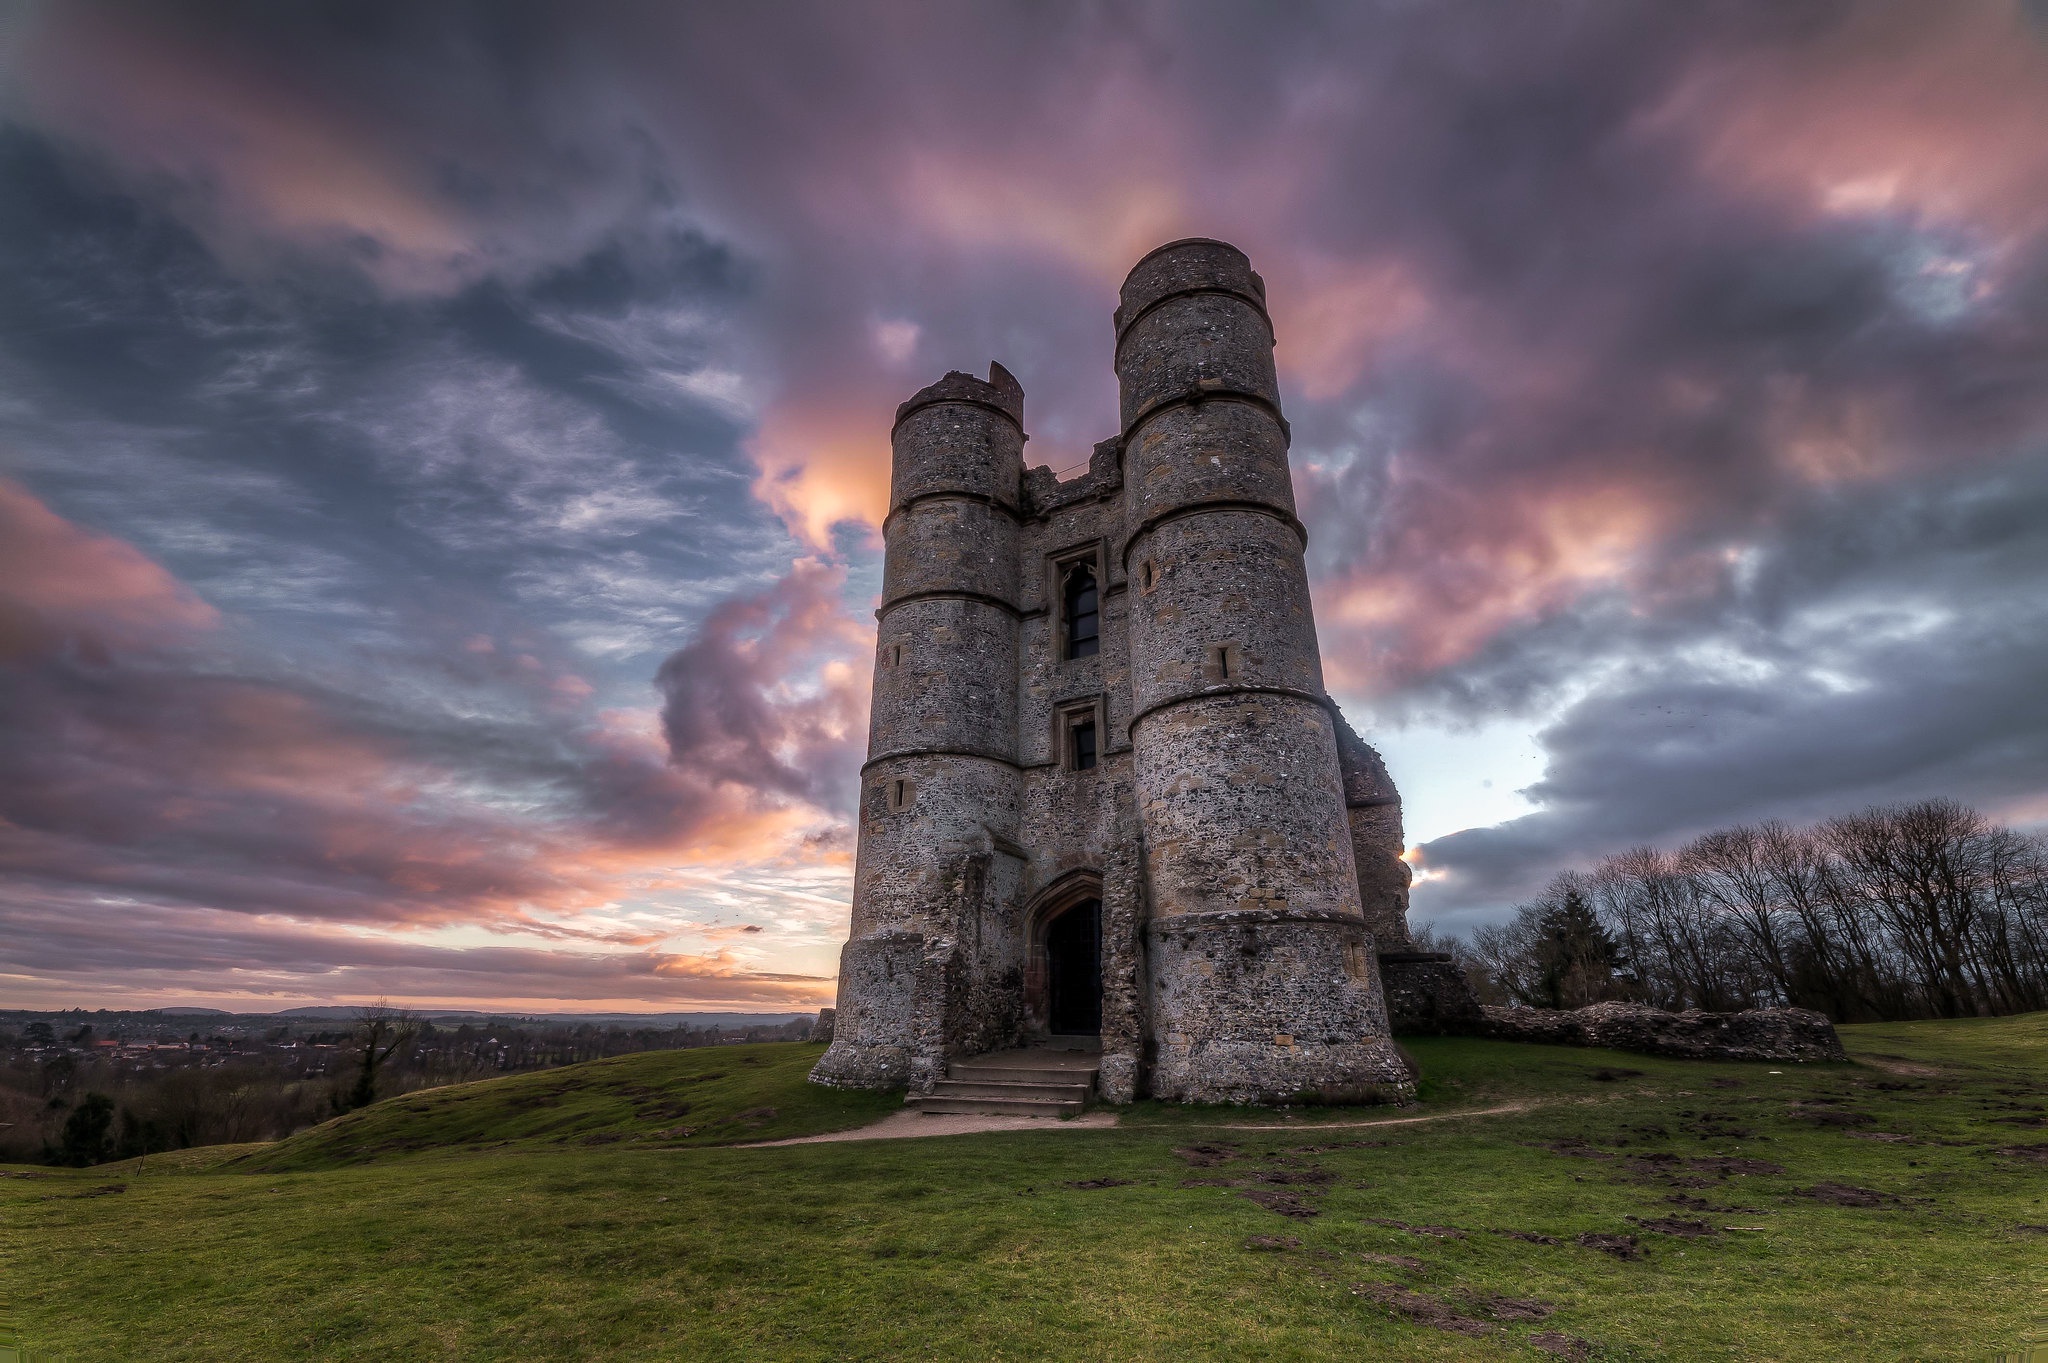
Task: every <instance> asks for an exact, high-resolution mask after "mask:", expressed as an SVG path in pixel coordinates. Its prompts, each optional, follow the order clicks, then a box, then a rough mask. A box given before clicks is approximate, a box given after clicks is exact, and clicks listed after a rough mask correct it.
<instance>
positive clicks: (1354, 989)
mask: <svg viewBox="0 0 2048 1363" xmlns="http://www.w3.org/2000/svg"><path fill="white" fill-rule="evenodd" d="M1149 944H1150V948H1151V951H1150V955H1151V967H1152V996H1153V1026H1154V1029H1155V1036H1156V1041H1157V1051H1158V1054H1157V1059H1156V1061H1155V1062H1154V1066H1153V1071H1152V1076H1151V1079H1152V1094H1153V1096H1154V1097H1156V1098H1163V1099H1167V1100H1169V1101H1178V1102H1184V1103H1194V1102H1199V1103H1274V1102H1282V1103H1284V1102H1303V1101H1310V1100H1313V1101H1318V1102H1330V1103H1337V1102H1344V1103H1350V1102H1391V1101H1401V1100H1402V1099H1404V1098H1405V1097H1407V1096H1408V1095H1409V1094H1411V1093H1412V1091H1413V1090H1412V1087H1411V1085H1410V1081H1409V1079H1408V1075H1407V1071H1406V1069H1405V1068H1404V1067H1403V1065H1402V1063H1401V1057H1400V1053H1399V1052H1398V1051H1397V1050H1396V1049H1395V1048H1394V1045H1393V1043H1392V1041H1391V1040H1390V1039H1389V1037H1388V1031H1387V1023H1386V1002H1385V1000H1384V999H1383V998H1382V997H1381V994H1380V988H1379V977H1378V972H1377V970H1376V969H1375V965H1374V961H1373V956H1372V941H1371V938H1370V936H1369V935H1368V934H1367V932H1366V930H1365V924H1364V923H1363V922H1361V921H1360V920H1359V918H1358V917H1357V915H1356V914H1351V913H1325V914H1306V913H1302V912H1299V911H1277V912H1276V911H1271V910H1255V911H1250V912H1244V913H1215V914H1182V915H1179V916H1176V917H1169V918H1154V919H1153V920H1152V925H1151V931H1150V934H1149Z"/></svg>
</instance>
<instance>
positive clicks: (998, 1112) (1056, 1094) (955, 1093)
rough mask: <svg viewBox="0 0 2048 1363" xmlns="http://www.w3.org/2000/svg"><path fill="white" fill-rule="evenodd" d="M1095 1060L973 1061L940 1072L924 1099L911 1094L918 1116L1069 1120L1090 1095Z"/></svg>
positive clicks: (1051, 1056)
mask: <svg viewBox="0 0 2048 1363" xmlns="http://www.w3.org/2000/svg"><path fill="white" fill-rule="evenodd" d="M1100 1068H1101V1057H1100V1056H1099V1055H1096V1054H1094V1053H1092V1052H1087V1051H1075V1050H1049V1049H1033V1050H1021V1051H1004V1052H1000V1053H998V1054H995V1055H981V1056H976V1057H974V1058H973V1059H972V1060H966V1061H961V1062H959V1063H956V1064H953V1065H949V1066H947V1067H946V1077H945V1078H944V1079H941V1080H939V1082H938V1083H937V1084H935V1085H933V1087H932V1091H931V1092H930V1093H913V1094H911V1095H910V1098H909V1099H908V1103H909V1106H911V1107H913V1108H915V1109H916V1110H917V1111H919V1112H933V1113H979V1114H983V1115H987V1116H1003V1117H1071V1116H1073V1115H1075V1114H1076V1113H1079V1112H1080V1111H1081V1110H1082V1109H1083V1108H1085V1107H1086V1106H1087V1105H1088V1098H1089V1096H1090V1095H1091V1094H1092V1093H1094V1091H1095V1075H1096V1072H1097V1070H1099V1069H1100Z"/></svg>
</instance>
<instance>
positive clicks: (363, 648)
mask: <svg viewBox="0 0 2048 1363" xmlns="http://www.w3.org/2000/svg"><path fill="white" fill-rule="evenodd" d="M799 8H800V9H803V11H804V15H805V17H804V18H803V20H802V22H801V23H795V22H794V19H793V16H792V15H790V14H785V13H782V12H781V11H779V10H769V9H764V8H762V7H748V6H725V7H717V6H697V7H652V8H635V7H603V6H600V7H588V6H569V5H548V4H543V5H539V6H536V7H533V8H532V9H531V10H530V11H525V10H522V12H521V14H520V15H519V16H518V17H517V18H516V20H515V19H514V18H511V17H502V18H499V19H494V20H492V21H491V22H490V23H485V21H484V19H483V18H482V17H481V16H479V15H470V16H469V17H466V18H465V17H461V16H454V15H452V14H443V13H431V14H430V13H428V11H430V10H434V9H435V7H431V6H429V7H424V8H423V9H422V10H421V11H420V12H419V13H416V14H411V15H408V16H404V17H401V18H395V19H393V20H392V22H391V24H390V25H389V26H388V27H386V26H383V25H380V24H364V25H362V26H361V27H359V28H357V27H351V26H349V25H348V24H346V23H343V22H341V21H340V20H339V19H336V18H333V17H332V16H330V17H329V18H325V19H322V18H318V17H315V16H313V15H311V14H310V13H308V14H298V13H296V12H294V15H284V14H282V13H280V14H279V15H276V16H272V17H271V18H269V19H266V20H265V21H263V22H256V21H255V20H254V19H252V18H251V17H250V16H248V15H247V14H243V13H242V12H240V11H235V10H232V9H221V10H218V11H216V10H210V9H194V10H189V11H188V10H183V9H180V8H178V7H171V8H152V9H148V10H146V11H144V10H136V9H133V8H130V7H120V6H114V5H109V4H101V3H77V4H66V5H50V6H35V7H30V8H28V9H26V10H24V11H23V12H22V14H21V15H20V16H19V17H17V18H16V19H13V20H10V21H8V28H7V32H8V36H9V37H10V39H11V41H9V42H8V43H6V44H0V63H4V64H5V65H6V67H7V70H6V79H5V82H4V86H5V88H6V89H7V91H8V93H7V94H6V95H5V96H4V98H0V117H4V118H5V120H6V128H5V135H4V137H0V181H4V184H5V185H6V190H5V192H4V193H0V203H4V204H5V205H6V207H4V208H0V243H4V247H5V249H6V250H7V251H8V252H9V254H10V257H11V260H10V265H11V268H10V269H9V270H8V271H7V275H8V282H7V283H6V284H5V285H4V286H0V287H4V288H5V290H6V291H7V306H6V309H5V315H6V316H7V317H8V318H9V319H10V325H8V326H7V327H5V328H4V329H0V363H4V366H5V370H4V372H5V374H6V383H5V385H4V387H5V396H4V398H0V924H4V930H0V941H4V942H5V947H4V948H0V979H4V981H5V984H6V991H5V992H6V995H7V997H8V998H10V999H11V1000H13V1001H14V1002H15V1003H16V1004H18V1005H19V1006H23V1007H28V1006H38V1007H60V1006H61V1007H72V1006H79V1007H101V1006H105V1007H113V1006H152V1005H157V1004H165V1003H176V1002H191V1003H198V1004H204V1005H209V1006H218V1007H223V1008H236V1009H247V1010H251V1011H254V1010H259V1009H269V1008H276V1007H285V1006H290V1005H297V1004H326V1003H355V1002H360V1001H364V1000H370V999H377V998H387V999H390V1000H393V1001H396V1002H416V1003H422V1004H445V1005H450V1006H478V1007H486V1006H487V1007H504V1008H531V1009H557V1010H682V1009H726V1010H741V1011H762V1012H772V1011H807V1010H811V1009H815V1008H819V1007H822V1006H829V1005H830V1004H831V1003H832V1001H833V999H834V991H835V987H836V982H835V971H836V970H837V964H836V962H837V959H838V949H839V945H840V943H841V942H843V941H844V939H845V937H846V934H847V930H848V912H849V900H850V894H851V888H850V887H851V883H852V872H853V866H852V863H853V855H854V844H855V830H854V824H853V820H854V807H855V795H856V786H857V783H858V780H859V772H860V769H861V763H862V761H863V760H864V758H865V757H866V756H867V743H868V692H869V687H870V679H871V673H872V668H873V665H874V657H873V651H874V643H875V623H874V618H873V611H874V608H875V605H876V602H877V598H878V592H879V588H880V556H881V540H880V533H879V532H880V526H881V523H882V519H883V516H884V514H885V512H886V511H887V509H888V505H889V491H890V489H889V479H890V425H891V422H892V420H893V416H894V413H895V410H896V407H897V404H899V403H901V402H902V401H903V400H904V399H906V398H908V397H909V396H910V395H911V394H912V393H914V392H915V391H917V390H918V389H920V388H922V387H923V386H925V385H926V384H929V383H931V382H933V381H934V380H936V379H938V378H939V377H940V376H941V375H943V374H945V373H946V372H947V371H949V370H965V371H969V372H972V373H976V374H981V373H986V372H987V370H988V366H989V364H990V362H991V361H998V362H1000V363H1002V364H1003V365H1005V366H1006V367H1007V368H1009V369H1010V370H1011V371H1013V372H1014V373H1015V374H1016V375H1017V376H1018V377H1019V379H1020V380H1021V382H1022V383H1023V386H1024V388H1025V391H1026V394H1027V397H1026V406H1025V414H1026V415H1025V424H1026V427H1027V429H1028V430H1029V432H1030V442H1029V443H1028V444H1027V445H1026V447H1025V450H1026V453H1025V459H1026V462H1027V464H1032V465H1049V466H1051V467H1053V468H1055V469H1071V468H1073V467H1074V466H1076V465H1078V464H1079V463H1081V462H1082V461H1085V460H1086V459H1087V458H1088V457H1089V453H1088V452H1089V450H1090V449H1091V448H1093V447H1094V445H1095V443H1096V442H1097V441H1101V440H1106V439H1110V438H1112V437H1115V436H1117V435H1118V431H1117V429H1116V422H1117V412H1116V393H1115V388H1114V374H1113V368H1112V362H1111V344H1112V335H1111V329H1110V326H1111V324H1110V317H1111V311H1112V309H1113V308H1114V307H1115V305H1116V296H1117V295H1116V291H1117V287H1118V284H1119V281H1120V280H1121V279H1122V278H1123V276H1124V274H1125V272H1126V271H1127V270H1128V269H1129V268H1130V267H1131V265H1132V264H1133V262H1135V261H1136V260H1137V259H1138V258H1139V257H1140V256H1141V255H1143V254H1144V253H1145V252H1146V251H1147V250H1149V249H1150V248H1152V247H1154V246H1156V245H1158V244H1160V243H1162V242H1164V241H1167V240H1169V239H1173V238H1178V237H1185V236H1192V235H1201V236H1213V237H1218V238H1224V239H1228V240H1230V241H1232V242H1235V243H1236V244H1237V245H1239V246H1241V247H1242V248H1243V249H1244V250H1245V251H1246V253H1247V254H1248V255H1249V257H1250V259H1251V260H1252V262H1253V263H1254V265H1255V266H1256V267H1257V268H1258V269H1259V270H1260V271H1261V272H1262V274H1263V277H1264V279H1265V281H1266V283H1267V286H1268V298H1269V302H1270V305H1271V311H1272V314H1273V319H1274V326H1275V331H1276V334H1277V352H1276V353H1277V357H1278V363H1279V369H1280V377H1281V383H1282V385H1283V388H1284V390H1285V406H1286V410H1287V413H1288V417H1289V420H1290V421H1291V439H1292V442H1293V443H1292V447H1291V450H1290V457H1291V459H1292V463H1293V469H1294V478H1295V493H1296V500H1297V503H1298V506H1299V512H1300V516H1301V520H1302V521H1303V522H1304V523H1305V525H1306V526H1307V529H1308V532H1309V567H1310V571H1311V574H1312V579H1313V590H1314V597H1315V607H1316V613H1317V618H1316V626H1317V630H1318V634H1319V640H1320V647H1321V652H1322V657H1323V660H1324V665H1325V670H1326V674H1327V682H1328V685H1329V687H1330V689H1331V691H1332V693H1333V694H1334V695H1335V697H1336V698H1337V699H1338V700H1339V701H1340V702H1341V703H1342V704H1343V705H1344V707H1345V710H1346V713H1347V714H1348V715H1349V716H1350V717H1351V719H1352V722H1353V723H1354V724H1355V725H1356V727H1358V729H1359V730H1360V731H1361V732H1363V733H1365V734H1366V735H1367V736H1368V737H1369V738H1371V739H1372V741H1374V742H1375V743H1376V744H1379V745H1380V746H1381V748H1382V750H1383V751H1385V752H1386V753H1387V755H1388V760H1389V766H1390V768H1391V769H1392V771H1393V774H1394V777H1395V778H1396V780H1397V781H1398V782H1399V783H1400V784H1401V786H1402V788H1403V790H1404V791H1405V792H1407V794H1408V804H1407V811H1408V818H1409V826H1408V834H1409V838H1410V841H1411V843H1412V844H1413V845H1412V846H1411V848H1410V850H1409V852H1408V854H1407V860H1408V861H1409V862H1410V863H1411V864H1412V865H1413V866H1414V867H1415V868H1416V870H1417V876H1416V886H1415V898H1414V909H1415V921H1416V923H1417V925H1418V926H1420V925H1423V924H1425V923H1429V924H1435V925H1436V926H1438V927H1439V928H1441V929H1442V930H1444V931H1446V932H1451V933H1459V932H1466V931H1469V930H1470V929H1472V928H1473V927H1475V926H1478V925H1481V924H1484V923H1488V922H1493V921H1497V920H1498V919H1499V918H1500V917H1501V915H1502V914H1503V913H1504V912H1505V911H1506V909H1507V906H1508V905H1509V904H1510V903H1512V902H1513V900H1514V899H1515V898H1516V897H1517V896H1518V895H1522V894H1525V893H1526V892H1527V891H1528V888H1529V886H1531V885H1532V884H1535V883H1537V882H1539V881H1541V880H1542V879H1544V878H1546V877H1547V876H1548V875H1549V874H1550V873H1551V872H1553V871H1554V870H1556V869H1557V868H1558V867H1559V866H1561V865H1565V864H1576V863H1577V862H1579V861H1584V860H1586V859H1588V858H1593V857H1597V856H1599V855H1604V854H1605V853H1607V852H1610V851H1615V850H1618V849H1621V848H1626V847H1629V846H1634V845H1637V844H1641V843H1648V842H1660V843H1661V842H1664V841H1669V840H1672V839H1676V838H1679V837H1682V836H1690V835H1691V834H1692V833H1693V832H1696V831H1698V830H1699V829H1701V828H1704V827H1707V826H1712V825H1714V824H1717V823H1727V822H1732V821H1736V820H1747V819H1763V818H1786V819H1793V820H1799V819H1816V818H1824V817H1827V816H1829V815H1831V814H1834V813H1837V812H1841V811H1844V810H1848V809H1852V808H1860V807H1861V806H1863V805H1865V804H1868V803H1870V802H1872V801H1878V800H1886V799H1893V798H1906V797H1913V798H1919V797H1923V796H1929V795H1935V794H1941V795H1947V796H1952V797H1954V798H1956V799H1959V800H1964V801H1968V802H1973V803H1975V804H1976V805H1978V806H1979V807H1981V808H1985V809H1992V810H1999V811H2009V812H2008V813H2006V814H2005V815H2004V817H2009V818H2012V819H2014V820H2017V821H2020V822H2021V823H2024V824H2028V826H2032V825H2035V824H2039V823H2041V822H2042V821H2044V820H2048V812H2044V811H2048V775H2044V774H2048V711H2044V709H2043V706H2042V703H2041V700H2040V697H2041V696H2042V695H2043V694H2048V685H2044V682H2048V619H2044V618H2043V616H2044V613H2048V604H2044V603H2048V592H2044V591H2042V590H2041V587H2042V580H2043V577H2044V574H2048V528H2044V527H2048V514H2044V513H2048V137H2043V136H2042V129H2043V128H2044V127H2048V31H2044V27H2043V21H2042V18H2041V14H2042V11H2041V9H2040V8H2039V7H2038V6H2035V7H2028V6H2025V5H2021V4H2018V3H2002V2H1993V3H1984V4H1977V5H1969V6H1920V7H1898V6H1858V5H1843V6H1836V7H1828V6H1821V7H1817V8H1816V9H1814V10H1813V12H1812V14H1811V15H1810V16H1809V21H1806V22H1800V23H1796V24H1795V23H1791V22H1789V21H1783V20H1782V19H1781V18H1776V17H1774V16H1773V13H1772V11H1773V8H1774V7H1771V6H1753V7H1751V6H1739V5H1738V6H1733V7H1718V6H1717V7H1711V8H1699V9H1695V8H1692V7H1681V8H1667V7H1658V6H1637V7H1633V8H1627V7H1609V8H1598V9H1590V10H1579V11H1573V13H1572V15H1571V16H1570V17H1569V18H1566V17H1564V16H1561V15H1559V14H1558V13H1556V12H1553V11H1551V10H1549V9H1546V8H1544V7H1535V6H1530V7H1511V8H1508V9H1490V10H1487V11H1486V12H1485V14H1484V16H1483V18H1480V17H1475V15H1474V13H1473V12H1471V11H1470V10H1469V9H1468V8H1467V7H1462V6H1459V5H1448V6H1391V7H1381V8H1375V7H1370V6H1359V7H1355V8H1352V7H1338V8H1335V9H1333V10H1329V11H1315V12H1309V11H1304V12H1302V13H1300V14H1292V15H1266V16H1253V15H1251V14H1249V13H1246V12H1241V11H1229V10H1218V11H1216V12H1215V13H1214V14H1210V12H1209V11H1207V10H1203V11H1202V14H1203V15H1207V16H1208V17H1206V18H1203V19H1201V21H1200V22H1190V21H1189V20H1188V19H1187V18H1186V17H1185V16H1180V17H1176V16H1175V15H1174V13H1173V11H1174V9H1175V7H1173V6H1166V7H1137V8H1132V9H1124V8H1121V7H1109V8H1107V9H1098V8H1095V7H1083V6H1074V7H1067V6H1053V7H1003V6H994V7H985V8H984V7H976V8H970V9H962V10H960V11H958V12H957V13H955V14H954V15H953V17H952V20H951V21H950V22H947V23H943V24H939V23H931V22H926V20H925V18H924V17H921V16H922V15H923V14H924V11H921V10H918V9H917V8H916V7H910V6H895V5H889V4H879V5H876V6H873V7H856V8H862V9H870V8H871V10H872V12H871V13H864V14H859V15H856V14H852V13H850V12H848V11H847V10H845V9H844V8H842V7H837V6H816V7H799ZM238 16H239V17H238ZM499 23H502V27H499V26H497V25H498V24H499ZM472 24H474V25H477V26H479V30H488V32H483V31H471V29H470V28H469V27H468V26H469V25H472ZM792 31H800V32H801V33H802V34H803V35H804V40H803V41H801V42H797V41H793V40H792V39H791V38H790V34H791V32H792ZM1107 608H1108V607H1105V609H1107ZM1958 660H1967V664H1968V665H1967V666H1962V665H1960V664H1959V663H1958ZM1642 723H1654V724H1656V725H1659V726H1664V727H1662V728H1658V729H1657V730H1656V731H1655V732H1656V733H1658V734H1659V735H1666V736H1667V737H1668V736H1669V735H1683V736H1684V737H1683V740H1682V741H1680V740H1678V739H1675V738H1674V739H1672V741H1670V742H1665V741H1664V739H1663V738H1660V739H1659V740H1658V742H1656V743H1652V742H1648V741H1644V740H1642V739H1641V737H1640V734H1641V732H1642V731H1641V730H1640V729H1635V728H1631V727H1630V726H1632V725H1638V724H1642ZM1667 731H1668V733H1667ZM1631 734H1635V735H1637V736H1636V737H1634V738H1631V737H1630V735H1631ZM1475 735H1477V737H1475ZM1702 735H1711V740H1709V739H1708V738H1706V737H1701V736H1702ZM1531 753H1533V754H1534V756H1533V757H1531V756H1529V754H1531Z"/></svg>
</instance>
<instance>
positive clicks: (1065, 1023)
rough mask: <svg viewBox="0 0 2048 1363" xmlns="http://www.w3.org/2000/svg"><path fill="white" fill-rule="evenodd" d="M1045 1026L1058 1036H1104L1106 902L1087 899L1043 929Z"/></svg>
mask: <svg viewBox="0 0 2048 1363" xmlns="http://www.w3.org/2000/svg"><path fill="white" fill-rule="evenodd" d="M1045 965H1046V986H1047V988H1046V995H1047V998H1046V1005H1047V1006H1046V1022H1047V1023H1048V1024H1049V1025H1050V1028H1051V1030H1052V1032H1053V1034H1054V1035H1055V1036H1100V1035H1101V1034H1102V901H1101V900H1099V899H1084V900H1082V901H1081V902H1080V903H1078V904H1076V905H1074V907H1073V908H1071V909H1068V910H1067V911H1066V912H1065V913H1063V914H1061V915H1060V916H1059V917H1057V918H1055V919H1053V920H1052V922H1050V923H1048V924H1047V925H1046V929H1045Z"/></svg>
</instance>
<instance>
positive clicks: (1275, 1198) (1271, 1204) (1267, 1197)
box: [1237, 1188, 1323, 1221]
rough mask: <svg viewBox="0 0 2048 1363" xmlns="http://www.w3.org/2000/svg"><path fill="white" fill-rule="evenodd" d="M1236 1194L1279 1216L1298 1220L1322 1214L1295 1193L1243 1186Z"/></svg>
mask: <svg viewBox="0 0 2048 1363" xmlns="http://www.w3.org/2000/svg"><path fill="white" fill-rule="evenodd" d="M1237 1195H1238V1196H1239V1197H1242V1198H1245V1199H1246V1200H1248V1201H1251V1202H1255V1203H1257V1204H1258V1205H1259V1206H1261V1207H1264V1208H1265V1209H1266V1210H1267V1211H1269V1212H1274V1213H1277V1214H1278V1215H1281V1216H1291V1217H1293V1218H1295V1219H1296V1220H1298V1221H1306V1220H1308V1219H1309V1218H1310V1217H1312V1216H1321V1215H1322V1214H1323V1213H1322V1210H1321V1209H1320V1208H1317V1207H1311V1206H1309V1205H1308V1204H1307V1203H1306V1202H1303V1201H1302V1200H1301V1197H1300V1195H1299V1194H1297V1193H1283V1192H1276V1191H1268V1190H1267V1189H1264V1188H1244V1189H1240V1190H1239V1191H1238V1194H1237Z"/></svg>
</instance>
